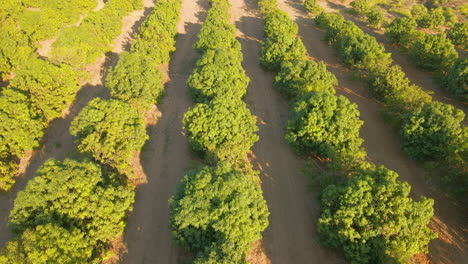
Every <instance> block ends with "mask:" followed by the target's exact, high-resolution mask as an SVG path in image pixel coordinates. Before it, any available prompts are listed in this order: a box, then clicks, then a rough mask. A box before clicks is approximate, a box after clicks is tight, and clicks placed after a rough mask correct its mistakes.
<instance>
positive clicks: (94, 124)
mask: <svg viewBox="0 0 468 264" xmlns="http://www.w3.org/2000/svg"><path fill="white" fill-rule="evenodd" d="M70 133H71V134H72V136H75V137H76V141H77V143H78V149H79V150H80V151H82V152H85V153H90V154H91V155H92V157H93V158H94V159H96V160H97V161H99V162H102V163H104V164H108V165H110V166H112V167H114V168H116V169H117V170H118V171H119V172H120V173H124V174H126V175H127V176H128V177H132V174H133V169H132V167H131V165H130V162H131V159H132V155H133V152H134V151H137V150H140V149H141V148H142V147H143V145H144V143H145V141H146V140H147V139H148V135H147V134H146V130H145V127H144V124H143V118H142V117H141V116H140V114H139V113H138V112H137V110H136V109H135V108H133V107H132V106H131V105H129V104H127V103H124V102H121V101H118V100H114V99H111V100H102V99H100V98H96V99H94V100H92V101H91V102H89V103H88V105H87V106H86V107H85V108H83V110H81V112H80V113H79V114H78V116H77V117H76V118H75V119H74V120H73V122H72V124H71V126H70Z"/></svg>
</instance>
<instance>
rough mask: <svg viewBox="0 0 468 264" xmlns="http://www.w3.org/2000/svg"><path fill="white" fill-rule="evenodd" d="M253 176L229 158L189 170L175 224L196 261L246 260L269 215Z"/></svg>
mask: <svg viewBox="0 0 468 264" xmlns="http://www.w3.org/2000/svg"><path fill="white" fill-rule="evenodd" d="M253 177H254V176H253V175H248V174H247V175H246V174H244V173H242V172H239V171H236V170H234V169H233V168H231V167H230V166H229V165H227V164H226V163H220V164H218V165H217V166H216V167H202V168H200V169H195V170H191V171H189V172H188V173H187V174H186V175H185V177H184V180H183V181H182V183H181V185H180V186H179V187H178V188H177V192H176V194H175V196H174V197H173V198H172V199H171V200H170V225H171V229H172V234H173V236H174V239H175V241H176V242H177V243H178V244H179V245H181V246H183V247H185V248H187V249H188V250H190V251H191V252H193V253H194V255H195V261H194V263H199V264H201V263H223V264H228V263H229V264H241V263H242V264H243V263H246V262H245V254H246V252H247V251H248V250H249V249H250V247H251V245H252V244H253V243H254V242H255V241H256V240H258V239H260V238H261V232H262V231H263V230H265V228H266V227H267V226H268V215H269V212H268V208H267V205H266V202H265V200H264V199H263V197H262V191H261V189H260V186H259V185H258V184H257V183H256V182H254V180H253Z"/></svg>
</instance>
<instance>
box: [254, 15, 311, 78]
mask: <svg viewBox="0 0 468 264" xmlns="http://www.w3.org/2000/svg"><path fill="white" fill-rule="evenodd" d="M264 31H265V35H266V37H267V38H266V40H265V42H264V43H263V45H262V55H261V57H260V64H261V65H262V66H263V67H265V68H266V69H268V70H271V71H279V70H280V68H281V64H282V63H283V62H285V61H296V60H302V59H304V58H305V55H306V48H305V46H304V43H302V41H301V40H300V39H299V38H297V37H296V34H297V25H296V24H295V23H294V22H293V21H292V20H291V19H290V18H289V16H288V14H287V13H285V12H283V11H281V10H274V11H271V12H269V13H268V14H267V15H266V18H265V27H264Z"/></svg>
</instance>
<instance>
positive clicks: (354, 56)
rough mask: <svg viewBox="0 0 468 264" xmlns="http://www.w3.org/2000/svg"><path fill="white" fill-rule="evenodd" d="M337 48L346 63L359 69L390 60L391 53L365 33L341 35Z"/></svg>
mask: <svg viewBox="0 0 468 264" xmlns="http://www.w3.org/2000/svg"><path fill="white" fill-rule="evenodd" d="M337 48H338V50H340V52H341V55H342V57H343V60H344V62H345V63H346V64H349V65H351V66H353V67H356V68H359V69H372V68H375V67H382V66H387V65H390V63H391V62H392V59H391V57H390V55H391V54H390V53H387V52H385V48H384V47H383V46H382V45H380V44H379V43H378V42H377V40H376V39H375V38H374V37H371V36H369V35H367V34H363V35H347V36H346V35H345V36H342V37H341V41H340V42H339V46H338V47H337Z"/></svg>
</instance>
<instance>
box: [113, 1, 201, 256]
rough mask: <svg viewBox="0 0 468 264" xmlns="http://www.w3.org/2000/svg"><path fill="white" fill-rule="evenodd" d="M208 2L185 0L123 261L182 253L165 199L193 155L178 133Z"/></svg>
mask: <svg viewBox="0 0 468 264" xmlns="http://www.w3.org/2000/svg"><path fill="white" fill-rule="evenodd" d="M207 3H208V2H207V0H200V1H198V2H197V1H193V0H184V1H183V4H182V11H181V20H180V22H179V24H178V26H177V30H178V33H179V35H178V37H177V43H176V52H175V53H174V54H173V56H172V59H171V63H170V65H169V80H168V82H167V83H166V95H165V97H164V98H163V102H162V104H161V105H160V106H159V110H160V112H161V117H160V119H159V121H158V122H157V124H156V125H154V126H149V127H148V134H149V135H150V139H149V141H148V142H147V143H146V145H145V147H144V149H143V151H142V154H141V156H140V159H141V162H142V166H143V169H144V172H145V174H146V177H147V184H143V185H141V186H140V187H139V188H138V190H137V195H136V203H135V207H134V211H133V213H132V215H131V216H130V217H129V219H128V226H127V229H126V233H125V242H126V243H127V247H128V253H127V254H125V255H124V256H123V260H122V263H128V264H144V263H148V264H149V263H180V262H181V261H182V260H181V258H182V257H183V256H184V254H183V252H181V250H180V249H179V248H177V247H176V246H175V245H174V244H173V243H172V241H171V233H170V230H169V208H168V200H169V198H170V197H171V196H172V195H173V194H174V193H175V190H176V186H177V184H179V183H180V181H181V179H182V177H183V175H184V172H185V170H186V169H187V167H188V166H190V163H191V160H192V158H193V157H192V155H191V153H190V150H189V146H188V140H187V138H186V137H185V135H184V132H183V130H182V118H183V115H184V113H185V112H187V110H188V108H189V107H190V106H191V105H192V100H191V98H190V97H189V96H188V93H187V90H188V88H187V86H186V84H185V82H186V81H187V78H188V76H189V75H190V73H191V72H192V69H193V66H194V63H195V61H196V59H197V58H198V53H197V52H196V50H195V49H194V48H193V47H192V46H193V44H194V43H195V41H196V40H197V34H198V32H199V31H200V28H201V23H202V21H203V20H204V16H205V10H206V8H207Z"/></svg>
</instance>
